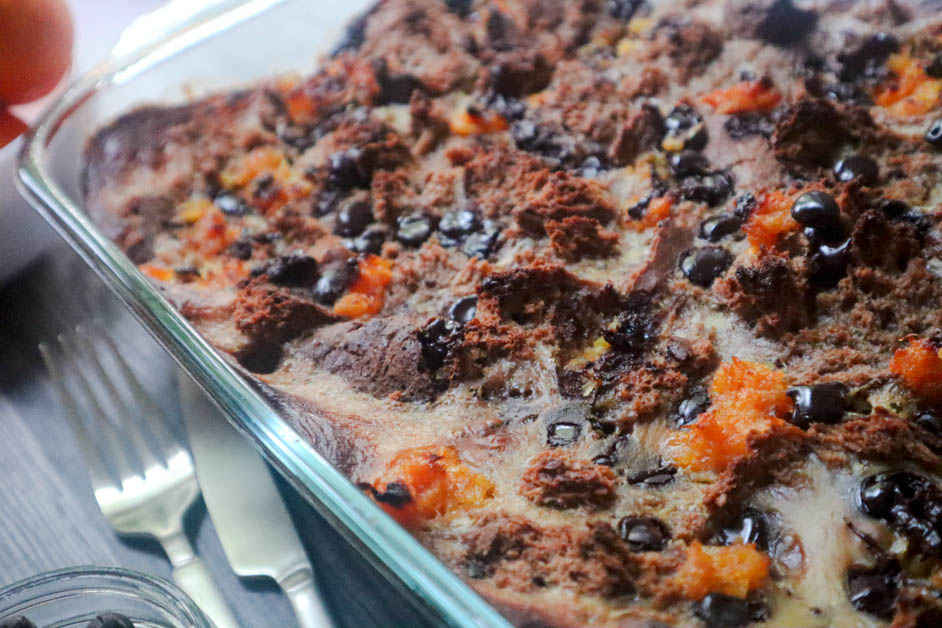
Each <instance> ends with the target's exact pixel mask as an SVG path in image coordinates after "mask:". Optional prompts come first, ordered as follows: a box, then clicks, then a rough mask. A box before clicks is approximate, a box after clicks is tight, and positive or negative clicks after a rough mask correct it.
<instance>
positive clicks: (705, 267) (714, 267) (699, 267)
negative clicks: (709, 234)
mask: <svg viewBox="0 0 942 628" xmlns="http://www.w3.org/2000/svg"><path fill="white" fill-rule="evenodd" d="M732 263H733V254H732V253H730V252H729V251H727V250H726V249H723V248H720V247H717V246H705V247H703V248H699V249H691V250H690V251H687V253H685V254H684V255H683V257H681V259H680V271H681V272H682V273H683V274H684V277H686V278H687V279H689V280H690V282H691V283H694V284H696V285H698V286H700V287H702V288H709V287H710V286H711V285H712V284H713V280H714V279H716V278H717V277H719V276H720V275H722V274H723V272H725V271H726V269H727V268H729V265H730V264H732Z"/></svg>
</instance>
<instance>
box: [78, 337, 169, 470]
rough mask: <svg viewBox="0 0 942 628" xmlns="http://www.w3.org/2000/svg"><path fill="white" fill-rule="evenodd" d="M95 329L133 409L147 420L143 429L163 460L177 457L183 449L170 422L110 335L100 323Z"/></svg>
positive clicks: (143, 422)
mask: <svg viewBox="0 0 942 628" xmlns="http://www.w3.org/2000/svg"><path fill="white" fill-rule="evenodd" d="M95 327H96V328H98V329H99V331H100V332H101V333H100V336H101V339H102V343H103V344H104V345H105V347H106V348H107V350H108V352H109V353H110V354H111V356H112V357H113V358H114V360H115V363H116V364H117V365H118V368H119V369H121V370H122V371H123V372H124V381H125V382H126V383H127V387H128V390H129V392H130V393H131V398H132V401H133V403H134V407H137V408H139V412H140V413H141V414H142V415H143V416H144V417H146V418H147V420H145V421H142V422H141V423H142V425H143V426H144V429H146V430H148V432H149V434H150V435H151V436H152V437H153V439H154V442H156V443H157V444H158V445H159V447H160V451H161V452H162V455H163V459H164V460H170V458H172V457H174V456H175V455H178V454H179V453H180V451H181V450H182V449H183V446H182V445H181V444H180V442H179V440H178V439H177V438H176V437H174V435H173V431H172V428H171V426H170V420H169V419H168V418H167V415H166V414H165V413H164V411H163V410H161V409H160V407H159V406H158V405H157V404H156V403H154V400H153V399H152V398H151V396H150V395H149V394H148V393H147V391H145V390H144V387H143V386H142V385H141V382H140V381H139V380H138V379H137V377H136V376H135V375H134V371H133V370H131V367H130V365H128V363H127V361H126V360H125V359H124V356H123V355H122V354H121V352H120V351H118V347H117V346H116V345H115V343H114V340H112V338H111V336H110V335H108V334H107V333H104V330H103V329H102V326H101V324H100V322H97V321H96V324H95Z"/></svg>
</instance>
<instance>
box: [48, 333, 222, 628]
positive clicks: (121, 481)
mask: <svg viewBox="0 0 942 628" xmlns="http://www.w3.org/2000/svg"><path fill="white" fill-rule="evenodd" d="M95 327H98V326H97V325H96V326H95ZM58 345H59V350H58V351H57V350H56V349H55V348H54V347H53V346H52V344H50V343H45V342H44V343H42V344H40V345H39V350H40V353H41V354H42V358H43V361H44V362H45V364H46V369H47V370H48V371H49V375H50V378H51V380H52V382H53V385H54V386H55V388H56V390H57V392H58V394H59V396H60V397H61V399H62V402H63V404H64V405H65V406H66V410H67V412H66V414H67V415H68V417H69V420H70V422H71V424H72V428H73V431H74V432H75V435H76V438H77V440H78V444H79V447H80V449H81V451H82V456H83V457H84V458H85V462H86V466H87V467H88V473H89V477H90V479H91V482H92V488H93V489H94V492H95V499H96V500H97V501H98V505H99V507H100V508H101V512H102V513H103V514H104V515H105V518H106V519H108V521H109V522H110V523H111V526H112V527H113V528H114V529H115V531H116V532H117V533H119V534H126V535H138V536H142V535H143V536H152V537H155V538H156V539H157V540H158V541H159V542H160V544H161V545H162V546H163V549H164V551H165V552H166V554H167V556H168V557H169V558H170V562H171V564H172V565H173V580H174V582H176V583H177V585H178V586H179V587H180V588H181V589H183V590H184V591H185V592H186V593H187V594H188V595H189V596H190V597H191V598H192V599H193V601H194V602H196V603H197V605H198V606H199V607H200V608H201V609H203V612H205V613H206V614H207V615H208V616H209V618H210V619H211V620H212V621H213V623H215V624H216V626H217V627H218V628H238V623H237V622H236V620H235V617H234V616H233V614H232V611H231V610H230V609H229V605H228V604H227V603H226V601H225V599H224V598H223V596H222V593H220V591H219V588H218V587H217V586H216V583H215V582H214V581H213V579H212V576H211V575H210V573H209V571H208V570H207V569H206V567H205V565H204V564H203V561H201V560H200V559H199V557H198V556H196V554H195V552H194V551H193V547H192V546H191V545H190V542H189V541H188V540H187V538H186V535H185V534H184V532H183V515H184V513H186V511H187V510H188V509H189V507H190V506H191V505H192V504H193V502H194V501H195V500H196V498H197V497H198V496H199V494H200V489H199V485H198V484H197V481H196V473H195V470H194V466H193V459H192V458H191V457H190V453H189V451H187V449H186V447H184V446H183V445H181V444H180V442H179V441H177V439H176V438H174V436H173V434H172V430H171V428H170V426H169V423H168V420H167V417H166V416H165V415H164V413H163V412H162V411H161V410H160V408H159V407H158V406H157V404H156V403H154V401H153V399H151V397H150V396H149V395H148V394H147V393H146V392H145V391H144V388H143V387H142V386H141V384H140V382H139V381H138V379H137V378H136V377H135V376H134V373H133V372H132V371H131V369H130V368H129V367H128V364H127V362H126V361H125V360H124V358H123V357H122V356H121V353H120V352H119V351H118V349H117V347H116V346H115V343H114V341H113V340H112V339H111V338H110V337H108V336H107V335H106V334H104V333H100V332H98V333H94V334H92V333H89V330H88V329H87V328H84V327H83V326H79V327H76V333H75V334H70V335H65V334H60V335H59V337H58ZM103 358H104V359H103ZM109 363H110V366H111V367H110V368H109V366H108V365H109ZM60 365H61V366H60ZM69 380H71V383H70V381H69ZM119 388H121V389H123V390H121V391H119Z"/></svg>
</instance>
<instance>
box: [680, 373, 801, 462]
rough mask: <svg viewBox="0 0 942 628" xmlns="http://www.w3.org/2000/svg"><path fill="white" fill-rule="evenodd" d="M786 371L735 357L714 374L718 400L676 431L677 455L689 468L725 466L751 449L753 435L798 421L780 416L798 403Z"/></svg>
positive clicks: (712, 395)
mask: <svg viewBox="0 0 942 628" xmlns="http://www.w3.org/2000/svg"><path fill="white" fill-rule="evenodd" d="M787 389H788V384H787V383H786V381H785V374H784V373H782V372H780V371H776V370H774V369H771V368H769V367H767V366H763V365H761V364H756V363H753V362H746V361H744V360H740V359H739V358H733V359H732V361H731V362H727V363H725V364H722V365H720V368H719V369H717V371H716V375H715V376H714V377H713V385H712V386H711V388H710V398H711V399H712V400H713V405H712V406H711V407H710V409H709V410H708V411H707V412H706V413H704V414H703V415H702V416H701V417H700V418H699V419H698V420H697V422H696V423H694V424H693V425H691V426H689V427H685V428H683V429H681V430H680V431H678V432H675V433H673V434H671V435H670V436H669V437H668V439H667V448H668V452H669V455H670V456H671V458H672V459H673V461H674V462H675V463H676V464H677V465H679V466H681V467H683V468H685V469H687V470H689V471H715V472H720V471H723V470H724V469H726V468H728V467H729V466H730V465H732V464H733V463H735V462H736V461H737V460H740V459H742V458H744V457H745V456H747V455H748V454H749V453H750V452H751V447H750V439H751V438H752V437H755V436H757V435H761V434H764V433H767V432H769V431H771V430H773V429H782V430H795V431H796V432H797V433H799V434H800V433H801V430H799V429H798V428H797V427H795V426H793V425H790V424H788V423H786V422H785V421H784V420H782V419H781V418H779V417H780V416H784V415H785V414H786V413H788V412H789V411H790V410H791V409H792V406H793V403H792V400H791V398H790V397H789V396H788V395H787V394H786V391H787Z"/></svg>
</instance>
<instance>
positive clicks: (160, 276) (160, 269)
mask: <svg viewBox="0 0 942 628" xmlns="http://www.w3.org/2000/svg"><path fill="white" fill-rule="evenodd" d="M137 269H138V270H140V271H141V272H142V273H144V274H145V275H147V276H148V277H150V278H151V279H156V280H157V281H173V278H174V277H176V273H174V272H173V270H172V269H170V268H166V267H164V266H155V265H153V264H141V265H140V266H138V267H137Z"/></svg>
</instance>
